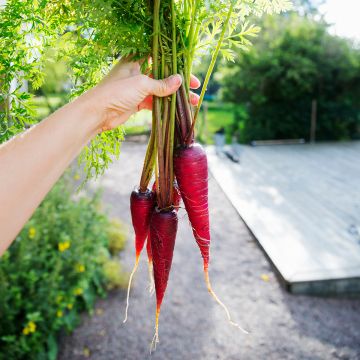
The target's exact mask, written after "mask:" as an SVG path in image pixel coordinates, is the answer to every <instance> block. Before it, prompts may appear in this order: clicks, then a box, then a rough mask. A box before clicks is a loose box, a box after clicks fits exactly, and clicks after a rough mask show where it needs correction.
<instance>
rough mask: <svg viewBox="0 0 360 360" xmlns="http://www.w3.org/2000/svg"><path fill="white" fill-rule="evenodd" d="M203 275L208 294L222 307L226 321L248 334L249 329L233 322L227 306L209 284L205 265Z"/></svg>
mask: <svg viewBox="0 0 360 360" xmlns="http://www.w3.org/2000/svg"><path fill="white" fill-rule="evenodd" d="M204 275H205V282H206V286H207V289H208V291H209V293H210V295H211V296H212V297H213V298H214V299H215V301H216V302H217V303H218V304H219V305H220V306H221V307H222V308H223V309H224V311H225V313H226V316H227V318H228V321H229V323H230V324H231V325H232V326H234V327H236V328H238V329H239V330H241V331H242V332H243V333H244V334H249V331H247V330H245V329H244V328H242V327H241V326H240V325H239V324H237V323H236V322H234V321H233V320H232V319H231V315H230V312H229V310H228V308H227V306H226V305H225V304H224V303H223V302H222V301H221V300H220V299H219V298H218V296H217V295H216V294H215V292H214V290H213V289H212V287H211V284H210V279H209V272H208V269H207V266H206V267H204Z"/></svg>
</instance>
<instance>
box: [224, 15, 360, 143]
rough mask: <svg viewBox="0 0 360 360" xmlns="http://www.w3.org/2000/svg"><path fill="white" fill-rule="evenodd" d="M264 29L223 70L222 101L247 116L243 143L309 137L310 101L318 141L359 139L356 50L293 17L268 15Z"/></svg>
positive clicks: (359, 90) (358, 59)
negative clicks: (314, 105)
mask: <svg viewBox="0 0 360 360" xmlns="http://www.w3.org/2000/svg"><path fill="white" fill-rule="evenodd" d="M263 28H264V30H265V31H264V36H261V37H259V39H257V40H255V43H254V47H252V48H251V49H250V51H249V52H247V53H241V54H239V61H237V62H235V63H231V64H229V65H227V66H226V67H223V68H222V69H221V72H222V85H223V86H222V92H223V96H224V99H225V100H226V101H230V102H233V103H235V104H239V103H240V104H243V105H245V106H246V107H247V111H248V114H249V116H248V117H247V118H245V119H243V129H242V132H241V134H240V139H241V141H243V142H249V141H251V140H259V139H264V140H265V139H288V138H305V139H309V135H310V119H311V107H312V101H313V100H316V101H317V129H316V138H317V139H318V140H344V139H356V138H359V137H360V116H359V113H360V101H359V98H360V97H359V94H360V81H359V79H360V77H359V69H360V49H359V47H356V46H354V45H353V44H352V43H351V42H349V41H348V40H346V39H342V38H339V37H336V36H333V35H331V34H329V32H328V28H327V25H326V24H324V23H322V22H315V21H314V20H313V19H311V18H306V17H305V18H302V17H300V16H297V15H295V14H293V15H291V16H290V15H288V16H283V17H268V18H266V19H265V20H264V22H263ZM238 121H241V119H240V118H239V117H238Z"/></svg>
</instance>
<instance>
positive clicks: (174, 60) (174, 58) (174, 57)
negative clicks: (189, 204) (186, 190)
mask: <svg viewBox="0 0 360 360" xmlns="http://www.w3.org/2000/svg"><path fill="white" fill-rule="evenodd" d="M171 24H172V73H173V74H176V73H177V71H178V70H177V49H176V12H175V3H174V0H171ZM175 116H176V93H174V94H172V95H171V108H170V137H169V142H170V156H169V162H170V202H171V203H173V183H174V165H173V157H174V135H175Z"/></svg>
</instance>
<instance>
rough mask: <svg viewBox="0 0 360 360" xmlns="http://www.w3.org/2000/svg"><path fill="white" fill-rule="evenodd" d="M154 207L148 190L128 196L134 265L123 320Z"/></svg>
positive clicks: (150, 192) (137, 191)
mask: <svg viewBox="0 0 360 360" xmlns="http://www.w3.org/2000/svg"><path fill="white" fill-rule="evenodd" d="M154 205H155V197H154V193H153V192H152V191H150V190H146V191H145V192H142V191H140V190H139V189H135V190H133V191H132V193H131V196H130V210H131V219H132V223H133V227H134V231H135V265H134V268H133V270H132V272H131V274H130V278H129V285H128V291H127V299H126V310H125V319H124V322H126V320H127V313H128V309H129V296H130V287H131V282H132V278H133V276H134V274H135V272H136V269H137V267H138V264H139V258H140V253H141V251H142V249H143V247H144V244H145V240H146V238H147V236H148V233H149V224H150V217H151V214H152V211H153V209H154Z"/></svg>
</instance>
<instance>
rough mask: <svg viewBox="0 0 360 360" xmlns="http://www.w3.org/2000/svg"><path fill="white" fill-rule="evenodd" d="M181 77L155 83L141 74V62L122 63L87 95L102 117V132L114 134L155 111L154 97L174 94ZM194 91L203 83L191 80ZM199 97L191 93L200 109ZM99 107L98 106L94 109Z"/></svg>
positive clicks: (123, 60) (100, 119)
mask: <svg viewBox="0 0 360 360" xmlns="http://www.w3.org/2000/svg"><path fill="white" fill-rule="evenodd" d="M181 82H182V78H181V76H180V75H173V76H170V77H168V78H166V79H163V80H154V79H152V78H150V77H149V76H146V75H143V74H141V72H140V64H139V62H129V61H128V59H121V60H120V61H119V62H118V64H116V65H115V66H114V68H113V69H112V70H111V71H110V73H109V74H108V75H107V76H106V77H105V78H104V79H103V80H102V81H101V82H100V83H99V84H98V85H97V86H96V87H94V88H93V89H92V90H90V91H89V92H88V94H87V97H88V100H89V103H90V104H91V106H95V111H96V112H97V113H98V118H99V129H100V131H106V130H111V129H113V128H115V127H117V126H119V125H121V124H123V123H124V122H125V121H127V120H128V118H129V117H130V116H131V115H133V114H134V113H136V112H137V111H139V110H142V109H149V110H151V109H152V95H155V96H159V97H164V96H169V95H171V94H173V93H174V92H175V91H176V90H177V89H178V88H179V87H180V85H181ZM190 87H191V88H192V89H197V88H199V87H200V81H199V80H198V79H197V78H196V77H195V76H192V77H191V81H190ZM198 101H199V96H198V95H197V94H194V93H190V102H191V104H192V105H197V103H198ZM94 104H95V105H94Z"/></svg>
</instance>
